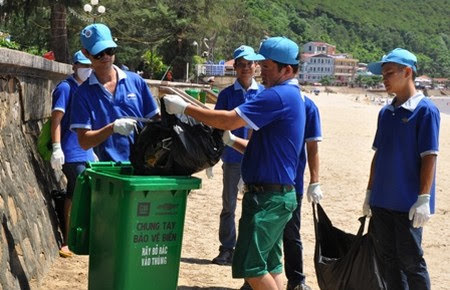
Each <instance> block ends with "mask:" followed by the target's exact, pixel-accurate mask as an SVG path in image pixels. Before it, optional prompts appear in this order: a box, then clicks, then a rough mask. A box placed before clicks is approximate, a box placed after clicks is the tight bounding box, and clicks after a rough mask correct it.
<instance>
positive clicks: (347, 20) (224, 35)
mask: <svg viewBox="0 0 450 290" xmlns="http://www.w3.org/2000/svg"><path fill="white" fill-rule="evenodd" d="M3 2H4V5H0V15H3V16H2V17H0V29H1V31H2V32H6V33H9V34H11V35H12V37H11V39H12V40H13V41H14V45H11V44H5V42H4V41H1V39H0V45H3V46H5V45H8V46H9V47H12V48H18V49H22V50H27V51H31V52H35V53H42V51H47V50H50V49H51V47H50V46H51V45H50V32H51V29H50V24H49V23H50V20H51V13H50V7H52V6H51V5H53V4H54V1H53V0H39V1H26V0H21V1H17V0H4V1H3ZM63 2H64V3H66V4H65V5H67V23H68V26H67V27H68V43H69V47H70V50H71V53H73V52H74V51H76V50H78V49H79V46H80V44H79V40H78V33H79V31H80V30H81V29H82V28H83V27H84V26H85V25H86V24H88V23H89V19H91V17H90V16H92V15H88V14H86V13H84V12H83V9H82V4H83V3H84V2H89V1H87V0H86V1H84V2H83V1H79V0H70V1H69V0H65V1H63ZM52 3H53V4H52ZM6 4H8V5H6ZM100 4H102V5H104V6H106V13H105V14H104V15H101V16H98V17H97V21H100V22H104V23H106V24H108V25H109V26H110V27H111V29H112V31H113V34H114V37H115V38H117V42H118V44H119V46H120V50H119V51H118V55H117V59H118V62H119V63H125V64H127V66H129V67H130V68H132V69H138V68H139V69H144V70H150V71H152V73H155V75H156V77H157V76H158V72H159V74H161V72H163V71H164V70H165V69H166V68H167V66H168V65H170V66H172V68H173V73H174V77H175V78H182V77H183V73H184V71H185V67H186V62H189V63H191V64H192V63H196V62H197V63H198V62H202V61H206V60H210V61H214V62H217V61H219V60H221V59H229V58H231V56H232V53H233V50H234V49H235V48H236V47H238V46H240V45H241V44H248V45H251V46H253V47H255V48H257V47H258V46H259V44H260V42H261V40H262V39H263V38H264V37H266V36H276V35H285V36H287V37H290V38H292V39H293V40H295V41H296V42H297V43H299V44H300V45H301V44H303V43H306V42H308V41H325V42H328V43H330V44H333V45H336V48H337V50H338V51H339V52H349V53H351V54H352V55H353V57H354V58H357V59H359V60H360V61H361V62H366V63H367V62H370V61H376V60H378V59H380V57H381V56H382V55H383V54H385V53H386V52H388V51H390V50H391V49H394V48H396V47H403V48H406V49H409V50H411V51H413V52H414V53H416V55H417V56H418V58H419V74H428V75H430V76H433V77H450V51H449V48H450V17H449V15H450V0H277V1H273V0H240V1H237V0H220V1H216V0H196V1H191V0H129V1H122V0H100ZM205 39H206V40H205ZM193 43H196V44H197V45H196V46H194V45H193ZM204 52H206V53H204ZM201 56H203V58H202V57H201ZM155 59H157V60H158V61H154V60H155ZM160 60H162V62H161V61H160ZM162 63H163V64H164V65H162ZM156 64H158V65H156ZM155 75H153V76H155Z"/></svg>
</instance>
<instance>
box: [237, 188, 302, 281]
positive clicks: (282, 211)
mask: <svg viewBox="0 0 450 290" xmlns="http://www.w3.org/2000/svg"><path fill="white" fill-rule="evenodd" d="M296 208H297V197H296V193H295V191H290V192H266V193H257V194H256V193H252V192H246V193H245V195H244V199H243V200H242V216H241V219H240V220H239V233H238V238H237V243H236V249H235V251H234V255H233V265H232V272H233V278H246V277H258V276H262V275H265V274H267V273H272V274H279V273H281V272H282V269H283V265H282V263H281V255H282V248H281V246H282V245H281V242H282V237H283V231H284V227H285V225H286V223H287V222H288V221H289V220H290V218H291V217H292V212H293V211H294V210H295V209H296Z"/></svg>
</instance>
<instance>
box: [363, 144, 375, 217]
mask: <svg viewBox="0 0 450 290" xmlns="http://www.w3.org/2000/svg"><path fill="white" fill-rule="evenodd" d="M376 157H377V152H376V151H375V154H374V155H373V158H372V163H371V164H370V174H369V183H368V184H367V189H366V197H365V198H364V203H363V208H362V212H363V215H365V216H369V217H370V216H372V210H371V208H370V195H371V194H372V185H373V176H374V174H375V159H376Z"/></svg>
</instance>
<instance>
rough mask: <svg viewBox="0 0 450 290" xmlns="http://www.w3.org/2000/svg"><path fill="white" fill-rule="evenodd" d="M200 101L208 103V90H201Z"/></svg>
mask: <svg viewBox="0 0 450 290" xmlns="http://www.w3.org/2000/svg"><path fill="white" fill-rule="evenodd" d="M200 102H202V103H203V104H205V103H206V92H205V91H201V92H200Z"/></svg>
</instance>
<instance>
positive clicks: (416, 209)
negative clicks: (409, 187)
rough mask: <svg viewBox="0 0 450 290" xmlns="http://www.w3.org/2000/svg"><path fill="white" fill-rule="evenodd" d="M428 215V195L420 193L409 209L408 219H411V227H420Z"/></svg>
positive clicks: (429, 215)
mask: <svg viewBox="0 0 450 290" xmlns="http://www.w3.org/2000/svg"><path fill="white" fill-rule="evenodd" d="M430 217H431V214H430V195H429V194H421V195H419V197H418V198H417V201H416V202H415V203H414V204H413V205H412V206H411V209H410V210H409V220H412V221H413V227H415V228H420V227H423V226H424V225H425V224H426V223H427V221H428V220H429V219H430ZM413 218H414V220H413Z"/></svg>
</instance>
